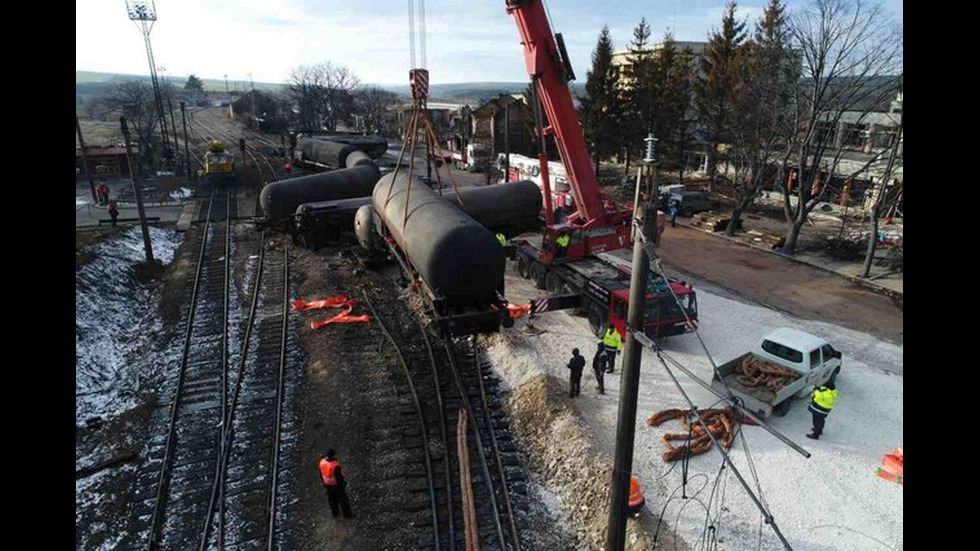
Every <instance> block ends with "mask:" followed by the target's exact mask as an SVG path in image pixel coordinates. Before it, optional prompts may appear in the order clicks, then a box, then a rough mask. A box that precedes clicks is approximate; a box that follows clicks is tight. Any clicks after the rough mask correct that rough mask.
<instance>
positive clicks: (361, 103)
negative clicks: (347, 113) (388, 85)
mask: <svg viewBox="0 0 980 551" xmlns="http://www.w3.org/2000/svg"><path fill="white" fill-rule="evenodd" d="M396 104H398V94H396V93H394V92H392V91H390V90H385V89H384V88H380V87H377V86H367V87H364V88H359V89H358V90H357V91H356V92H354V109H355V113H356V114H358V115H360V116H361V117H362V119H363V130H364V131H365V132H369V133H371V132H377V133H379V134H387V133H388V132H389V116H390V112H389V111H390V109H391V107H393V106H394V105H396Z"/></svg>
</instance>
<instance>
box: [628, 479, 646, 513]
mask: <svg viewBox="0 0 980 551" xmlns="http://www.w3.org/2000/svg"><path fill="white" fill-rule="evenodd" d="M646 503H647V500H646V498H645V497H643V492H641V491H640V481H639V480H637V479H635V478H633V477H630V498H629V503H628V504H627V507H626V514H628V515H629V516H631V517H638V516H640V511H642V510H643V506H644V505H646Z"/></svg>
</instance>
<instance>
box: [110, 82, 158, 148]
mask: <svg viewBox="0 0 980 551" xmlns="http://www.w3.org/2000/svg"><path fill="white" fill-rule="evenodd" d="M98 102H99V104H100V105H101V106H103V108H104V109H105V110H107V111H111V112H117V113H121V114H122V115H123V116H125V117H126V120H127V121H129V124H130V127H131V128H132V129H133V130H134V133H135V135H136V138H137V139H138V140H139V143H140V145H141V151H140V153H141V155H142V156H143V157H144V158H145V159H148V158H150V157H151V156H152V152H153V151H154V150H155V149H156V146H157V138H156V137H155V136H154V132H155V131H156V127H157V124H158V122H159V120H158V117H157V112H156V106H155V104H154V99H153V87H152V86H150V84H149V83H147V82H144V81H141V80H133V81H125V82H120V83H118V84H115V85H113V86H112V87H111V88H110V89H109V90H108V91H106V92H105V93H104V94H103V95H102V96H100V98H99V100H98Z"/></svg>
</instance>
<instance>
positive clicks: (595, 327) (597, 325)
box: [589, 308, 606, 338]
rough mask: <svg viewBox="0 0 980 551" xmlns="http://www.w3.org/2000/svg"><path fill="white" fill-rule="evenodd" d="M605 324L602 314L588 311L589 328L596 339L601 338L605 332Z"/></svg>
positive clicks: (592, 310) (596, 311)
mask: <svg viewBox="0 0 980 551" xmlns="http://www.w3.org/2000/svg"><path fill="white" fill-rule="evenodd" d="M605 326H606V323H605V320H604V319H603V316H602V314H600V313H599V312H598V310H596V309H594V308H592V309H590V310H589V327H591V328H592V332H593V333H594V334H595V336H596V337H598V338H602V334H603V333H604V332H605V329H606V327H605Z"/></svg>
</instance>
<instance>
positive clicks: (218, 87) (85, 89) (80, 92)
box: [75, 71, 283, 103]
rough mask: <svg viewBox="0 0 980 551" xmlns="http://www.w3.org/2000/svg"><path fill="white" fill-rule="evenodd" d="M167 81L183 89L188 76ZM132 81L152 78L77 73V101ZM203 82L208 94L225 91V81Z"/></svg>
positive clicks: (259, 86)
mask: <svg viewBox="0 0 980 551" xmlns="http://www.w3.org/2000/svg"><path fill="white" fill-rule="evenodd" d="M166 79H167V82H169V83H171V84H173V85H174V86H177V87H180V88H182V87H183V86H184V83H185V82H187V77H186V76H176V75H167V76H166ZM131 80H145V81H147V82H149V80H150V76H149V75H126V74H119V73H98V72H94V71H75V101H76V103H78V101H79V96H82V97H83V98H84V97H86V96H94V95H98V94H100V93H102V92H103V91H104V90H106V89H107V88H109V87H110V86H112V85H113V84H115V83H117V82H125V81H131ZM202 80H203V81H204V90H205V91H207V92H224V91H225V81H224V79H213V78H205V79H202ZM228 86H229V88H230V89H231V90H232V91H234V90H241V89H249V88H251V84H250V83H249V82H248V81H243V80H232V79H229V80H228ZM282 87H283V85H282V84H278V83H271V82H256V83H255V89H256V90H265V91H276V90H280V89H281V88H282Z"/></svg>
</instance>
